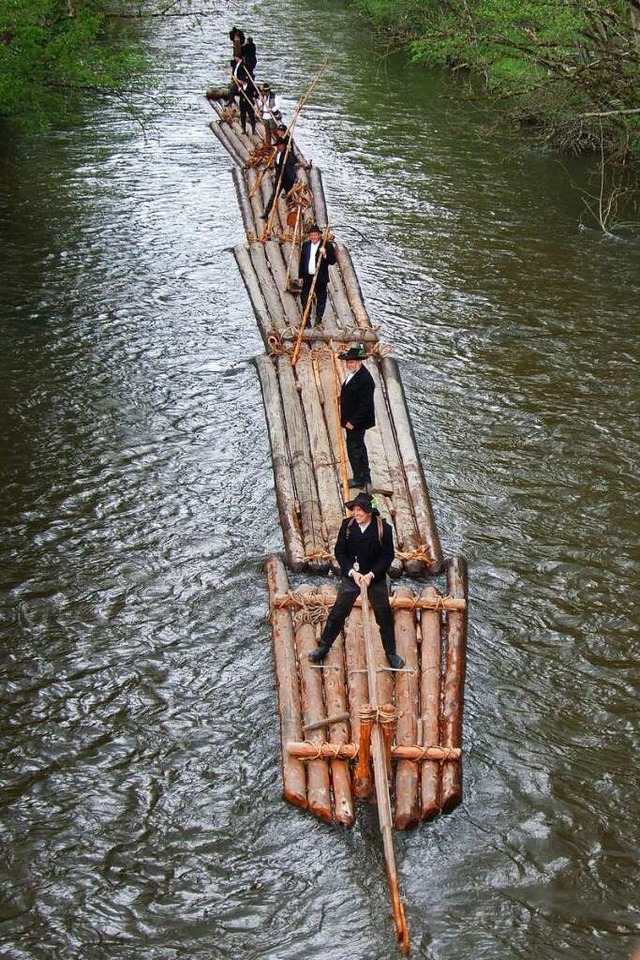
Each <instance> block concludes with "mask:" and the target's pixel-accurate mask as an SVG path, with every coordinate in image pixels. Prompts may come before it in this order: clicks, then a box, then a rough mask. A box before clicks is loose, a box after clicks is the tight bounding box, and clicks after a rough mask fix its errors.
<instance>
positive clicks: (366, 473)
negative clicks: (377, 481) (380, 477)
mask: <svg viewBox="0 0 640 960" xmlns="http://www.w3.org/2000/svg"><path fill="white" fill-rule="evenodd" d="M345 433H346V435H347V456H348V457H349V463H350V464H351V469H352V471H353V479H354V480H359V481H360V483H361V484H363V485H364V484H365V483H371V471H370V470H369V454H368V453H367V448H366V446H365V443H364V435H365V430H364V429H362V428H360V427H354V428H353V430H345Z"/></svg>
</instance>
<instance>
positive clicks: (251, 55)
mask: <svg viewBox="0 0 640 960" xmlns="http://www.w3.org/2000/svg"><path fill="white" fill-rule="evenodd" d="M241 52H242V58H243V60H244V64H245V66H246V68H247V70H248V71H249V74H250V75H251V79H253V77H254V75H255V72H256V66H257V63H258V57H257V55H256V45H255V43H254V42H253V37H247V40H246V43H243V44H242V48H241Z"/></svg>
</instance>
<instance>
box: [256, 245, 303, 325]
mask: <svg viewBox="0 0 640 960" xmlns="http://www.w3.org/2000/svg"><path fill="white" fill-rule="evenodd" d="M264 251H265V254H266V259H267V263H268V264H269V267H270V270H271V275H272V277H273V280H274V283H275V285H276V288H277V290H278V294H279V296H280V303H281V304H282V313H283V315H284V318H285V322H286V323H288V324H290V325H291V326H294V327H295V326H299V324H300V315H299V313H300V312H299V309H298V301H297V299H296V298H295V297H294V296H292V294H290V293H289V292H288V290H287V280H286V276H287V265H286V263H285V261H284V259H283V256H282V248H281V246H280V244H279V243H278V241H277V240H270V241H268V242H267V243H265V245H264Z"/></svg>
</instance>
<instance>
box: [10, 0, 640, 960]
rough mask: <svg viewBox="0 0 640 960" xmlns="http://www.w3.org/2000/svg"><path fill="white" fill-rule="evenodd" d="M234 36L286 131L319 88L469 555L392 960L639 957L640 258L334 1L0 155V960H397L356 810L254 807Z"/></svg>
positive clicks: (278, 803) (210, 23) (428, 465)
mask: <svg viewBox="0 0 640 960" xmlns="http://www.w3.org/2000/svg"><path fill="white" fill-rule="evenodd" d="M235 22H238V24H239V25H242V26H244V27H245V29H248V30H249V32H252V33H253V35H254V37H255V39H256V42H257V44H258V52H259V67H258V76H259V78H260V79H262V80H265V79H269V80H270V81H271V82H272V84H273V85H274V87H275V88H276V89H277V91H278V92H279V93H280V94H281V95H282V96H281V103H282V105H283V106H284V108H285V112H287V113H289V114H290V112H291V109H292V107H293V105H294V103H295V101H296V99H297V97H298V96H299V95H300V94H301V93H302V91H303V90H304V89H305V87H306V86H307V85H308V83H309V82H310V79H311V78H312V77H313V75H314V74H315V73H316V71H317V70H318V69H319V67H320V65H321V64H322V63H323V62H325V61H328V63H327V65H326V68H325V72H324V74H323V76H322V79H321V81H320V82H319V84H318V86H317V88H316V90H315V91H314V93H313V95H312V97H311V99H310V103H309V105H308V107H307V109H306V110H305V111H304V113H303V115H302V117H301V119H300V122H299V126H298V139H299V142H300V144H301V147H302V149H303V151H304V152H305V154H306V155H307V156H309V157H313V158H314V161H315V162H316V163H317V164H318V165H319V166H320V167H321V168H322V169H323V171H324V179H325V188H326V192H327V197H328V203H329V207H330V211H331V214H332V217H333V223H334V226H335V231H336V233H337V235H338V237H339V238H340V239H341V240H343V241H344V242H345V243H347V244H348V245H349V248H350V250H351V253H352V256H353V258H354V261H355V265H356V269H357V271H358V274H359V277H360V280H361V283H362V285H363V288H364V293H365V298H366V300H367V302H368V305H369V307H370V312H371V313H372V315H373V316H374V318H375V321H376V322H377V323H379V324H380V327H381V333H382V336H383V339H386V340H388V341H389V342H391V343H393V344H394V346H395V355H396V356H397V357H398V359H399V361H400V363H401V369H402V373H403V378H404V383H405V388H406V390H407V393H408V399H409V405H410V408H411V412H412V416H413V419H414V424H415V428H416V433H417V438H418V443H419V447H420V451H421V454H422V458H423V462H424V466H425V472H426V475H427V480H428V483H429V485H430V489H431V494H432V499H433V504H434V510H435V514H436V519H437V522H438V526H439V530H440V533H441V538H442V541H443V547H444V549H445V552H446V554H447V555H448V556H451V555H453V554H456V553H462V554H464V555H466V556H467V558H468V560H469V564H470V583H471V594H472V608H471V623H470V633H469V665H468V677H467V696H466V714H465V743H464V747H465V755H466V758H465V767H464V770H465V799H464V804H463V806H462V807H461V808H459V809H458V810H456V811H455V812H454V813H453V814H451V815H450V816H448V817H446V818H445V817H443V818H440V819H439V820H437V821H436V822H434V823H433V824H430V825H425V826H423V827H421V828H420V829H418V830H415V831H413V832H411V833H408V834H404V835H398V836H397V843H396V848H397V856H398V864H399V872H400V880H401V886H402V891H403V897H404V900H405V904H406V910H407V916H408V922H409V928H410V931H411V935H412V944H413V947H412V955H413V956H415V957H421V958H430V960H454V958H455V960H459V958H474V960H480V958H483V960H484V958H486V960H512V958H523V957H527V958H536V960H556V958H562V960H596V958H603V957H606V958H612V960H627V958H628V957H629V956H630V955H631V952H632V950H633V948H634V945H635V943H636V938H637V936H638V895H637V894H638V883H637V854H638V823H639V821H640V800H639V799H638V797H639V793H638V778H637V757H638V752H639V749H640V736H639V733H638V686H637V681H638V659H639V657H638V654H639V650H638V639H637V633H635V634H634V630H636V629H637V616H634V602H635V593H636V588H637V581H636V573H637V567H636V566H634V563H635V561H636V560H637V553H634V552H635V551H636V547H637V534H638V526H637V521H636V516H637V505H636V504H637V483H636V471H637V466H636V465H637V463H638V459H639V456H640V450H639V449H638V447H639V440H638V375H637V371H638V359H639V356H638V355H639V351H638V339H639V338H638V299H639V298H638V293H639V278H640V242H639V240H638V235H637V233H636V234H635V236H634V233H633V231H630V232H629V234H628V236H627V237H626V239H625V241H624V242H612V241H610V240H607V239H605V238H603V237H602V235H601V234H600V233H599V232H598V231H597V230H595V229H593V228H592V225H590V224H589V223H587V221H586V218H584V217H583V216H582V211H583V209H584V206H583V200H582V197H581V194H580V192H579V190H580V188H581V187H582V188H585V187H586V184H587V172H588V168H589V165H588V163H586V162H574V163H571V164H567V163H566V162H564V161H563V162H561V161H560V160H559V159H558V158H557V157H555V156H553V155H546V154H544V153H541V152H540V151H539V150H537V149H535V148H534V147H533V145H531V144H527V143H526V142H523V141H522V140H521V139H519V138H517V137H516V138H510V137H508V136H506V135H505V134H504V133H501V132H496V131H494V130H491V129H490V123H491V115H490V113H488V112H487V108H486V107H484V108H481V107H477V106H473V105H469V104H464V103H462V102H461V101H460V99H459V98H458V97H457V96H456V94H457V92H458V91H459V87H458V86H457V81H456V80H455V79H452V78H446V77H442V76H439V75H437V74H428V73H424V72H422V71H419V70H415V69H414V68H412V67H410V66H408V65H407V64H406V63H405V62H404V61H403V60H402V59H401V58H399V57H398V55H397V54H394V53H393V52H391V54H390V55H386V54H387V51H386V50H384V49H382V48H381V47H380V46H379V45H377V44H376V42H375V41H374V40H373V39H372V38H370V37H369V36H368V33H367V30H366V28H363V26H362V25H361V24H360V23H359V22H358V21H357V20H356V19H355V15H354V13H353V11H352V10H350V9H349V8H348V7H346V6H344V5H343V4H341V3H338V2H336V0H320V2H318V3H313V4H311V3H310V2H309V0H304V2H301V3H294V0H282V2H281V3H280V4H277V5H274V4H267V3H265V2H264V0H258V2H257V3H255V4H253V5H252V6H251V8H250V10H249V9H248V8H245V7H243V6H242V5H241V4H239V3H237V2H231V3H227V4H224V5H223V6H221V7H219V8H218V12H217V14H216V15H214V16H213V17H210V18H203V19H202V21H201V23H200V24H199V25H194V24H193V23H190V22H188V21H186V20H181V19H170V20H167V21H166V22H162V21H153V22H152V23H151V24H150V26H149V28H148V30H149V43H150V45H151V47H152V48H153V49H154V50H155V51H156V53H157V54H158V56H159V58H160V60H159V67H158V72H159V77H158V79H159V80H160V79H161V80H162V81H163V83H164V84H165V87H166V89H167V90H168V93H169V94H170V100H169V102H168V103H166V104H165V106H164V107H163V108H162V110H160V109H159V108H155V107H154V103H153V100H152V98H151V97H150V99H149V101H148V102H147V103H145V104H144V107H145V112H146V115H147V122H146V125H145V129H144V130H143V129H142V128H141V127H140V126H139V125H137V124H136V123H134V122H132V121H131V120H130V119H128V118H127V117H126V116H124V115H123V112H122V110H120V109H118V108H116V107H115V106H109V105H105V104H104V103H99V102H96V103H95V104H92V105H89V106H88V107H87V112H86V114H85V115H84V116H83V117H81V118H78V120H77V122H76V123H74V124H70V125H68V126H67V127H66V128H65V129H64V130H57V131H55V132H52V133H50V134H48V135H46V136H43V137H42V138H40V139H37V140H35V141H31V142H25V141H23V140H20V139H16V138H13V139H11V140H10V141H9V142H8V143H5V145H4V146H3V147H2V156H1V167H0V169H1V174H0V176H1V182H2V194H1V199H0V216H1V229H2V237H3V241H2V246H3V257H2V265H1V267H0V279H1V281H2V289H1V292H0V302H1V305H2V331H3V332H2V342H3V350H2V353H1V355H0V375H1V376H0V381H1V382H0V397H1V401H2V411H3V415H2V427H1V430H0V463H1V471H2V473H1V480H2V483H1V489H0V516H1V520H2V529H3V535H2V548H1V558H2V567H1V580H0V601H1V610H2V691H3V696H2V702H1V707H0V729H1V735H2V744H3V765H2V780H1V787H0V804H1V809H2V818H1V825H2V848H3V856H2V867H1V868H0V870H1V874H2V906H1V907H0V917H1V919H2V923H1V924H0V948H1V949H0V953H1V955H2V956H3V957H7V958H11V960H27V958H28V960H36V958H37V960H50V958H51V960H54V958H55V960H58V958H61V960H70V958H74V960H107V958H108V960H134V958H135V960H138V958H142V957H144V958H145V960H177V958H192V960H214V958H216V960H217V958H224V960H227V958H228V960H232V958H233V960H237V958H242V960H250V958H251V960H254V958H265V960H267V958H268V960H290V958H305V960H307V958H309V960H313V958H323V960H346V958H349V960H357V958H359V960H388V958H391V957H394V956H395V955H396V947H395V940H394V935H393V930H392V925H391V922H390V919H389V911H388V905H387V894H386V884H385V879H384V873H383V855H382V849H381V844H380V841H379V837H378V832H377V826H376V817H375V812H373V811H371V810H364V811H362V812H361V813H360V815H359V819H358V823H357V825H356V827H355V828H354V829H353V830H351V831H348V832H346V831H344V830H341V829H337V828H331V827H327V826H326V825H323V824H320V823H319V822H316V821H315V820H314V819H313V818H311V817H309V816H306V815H305V814H304V813H302V812H300V811H297V810H294V809H293V808H290V807H288V806H286V805H285V804H284V803H283V802H282V800H281V798H280V790H281V783H280V772H279V739H278V729H277V722H276V716H277V714H276V697H275V689H274V674H273V668H272V663H271V655H270V647H269V640H270V638H269V629H268V625H267V623H266V622H265V619H264V617H265V612H266V606H267V594H266V587H265V580H264V577H263V574H262V571H261V564H262V562H263V559H264V557H265V556H266V555H267V553H268V552H270V551H278V550H280V549H281V547H282V543H281V537H280V531H279V524H278V515H277V510H276V504H275V496H274V491H273V478H272V473H271V466H270V452H269V446H268V440H267V431H266V426H265V420H264V413H263V409H262V402H261V396H260V390H259V386H258V381H257V376H256V373H255V370H254V367H253V366H252V362H251V358H252V357H253V356H254V355H256V354H257V353H259V352H261V350H262V345H261V341H260V339H259V336H258V333H257V327H256V324H255V321H254V319H253V315H252V311H251V308H250V305H249V302H248V299H247V297H246V296H245V293H244V290H243V288H242V284H241V281H240V277H239V274H238V271H237V268H236V266H235V262H234V260H233V257H232V255H231V253H230V252H229V248H230V247H232V246H233V245H234V244H235V243H237V242H239V241H240V240H241V239H242V228H241V221H240V216H239V213H238V210H237V205H236V202H235V197H234V192H233V188H232V181H231V176H230V172H229V170H230V162H229V160H228V158H227V157H226V156H225V155H224V152H223V150H222V148H221V147H220V146H219V144H218V142H217V141H216V140H215V138H214V137H213V136H212V135H211V133H210V132H209V130H208V129H207V126H206V124H207V122H208V120H209V119H211V116H212V114H211V113H210V111H209V109H208V107H207V105H206V103H205V101H204V100H203V99H202V96H201V94H202V91H203V90H204V89H205V88H206V86H207V85H209V84H211V83H219V82H220V80H221V77H222V71H223V67H224V64H225V62H226V60H227V58H228V53H229V50H228V48H229V43H228V39H227V36H226V34H227V32H228V30H229V28H230V27H231V26H232V25H233V24H234V23H235ZM141 106H142V105H141ZM572 184H573V185H572ZM634 498H635V502H634Z"/></svg>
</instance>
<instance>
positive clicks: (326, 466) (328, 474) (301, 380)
mask: <svg viewBox="0 0 640 960" xmlns="http://www.w3.org/2000/svg"><path fill="white" fill-rule="evenodd" d="M296 378H297V381H298V385H299V387H300V399H301V400H302V407H303V410H304V413H305V417H306V421H307V432H308V435H309V445H310V449H311V458H312V462H313V467H314V471H315V476H316V482H317V485H318V489H319V490H322V500H321V502H320V511H321V514H322V523H323V525H324V528H323V533H324V534H325V540H326V544H327V548H328V550H329V552H330V553H331V554H332V555H333V548H334V545H335V542H336V539H337V537H338V532H339V530H340V526H341V525H342V520H343V517H344V510H343V506H342V496H341V492H340V487H339V484H338V479H337V477H336V464H335V453H334V451H333V450H332V447H331V441H330V438H329V434H328V431H327V424H326V422H325V418H324V414H323V407H322V403H321V401H320V394H319V392H318V387H317V384H316V379H315V376H314V372H313V365H312V360H311V356H310V354H309V353H308V351H307V352H305V354H304V355H303V357H301V359H300V360H299V361H298V363H297V365H296ZM331 565H332V567H333V569H334V570H335V571H337V572H339V570H340V567H339V565H338V562H337V560H335V559H334V560H333V562H332V564H331Z"/></svg>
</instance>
